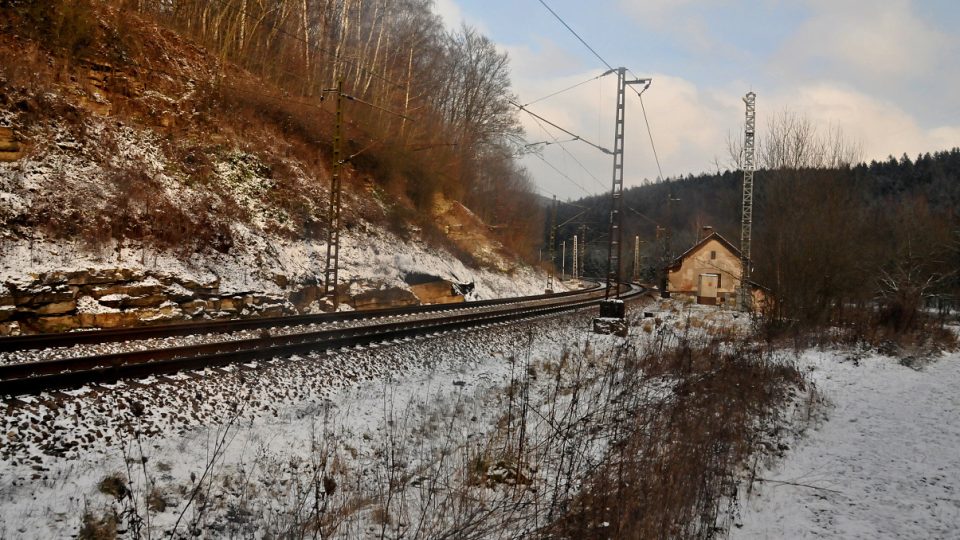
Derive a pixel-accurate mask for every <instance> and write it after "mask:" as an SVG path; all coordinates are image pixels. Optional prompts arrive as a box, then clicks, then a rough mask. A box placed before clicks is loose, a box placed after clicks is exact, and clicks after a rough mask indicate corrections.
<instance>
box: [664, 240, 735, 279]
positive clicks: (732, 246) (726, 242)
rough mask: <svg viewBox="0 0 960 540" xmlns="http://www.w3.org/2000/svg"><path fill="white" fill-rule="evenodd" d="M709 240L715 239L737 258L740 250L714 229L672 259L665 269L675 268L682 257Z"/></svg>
mask: <svg viewBox="0 0 960 540" xmlns="http://www.w3.org/2000/svg"><path fill="white" fill-rule="evenodd" d="M710 240H716V241H717V242H720V244H721V245H723V246H724V247H725V248H727V249H729V250H730V253H733V254H734V255H736V256H737V257H738V258H739V257H740V250H739V249H738V248H737V247H736V246H734V245H733V244H731V243H730V241H729V240H727V239H726V238H724V237H723V236H720V233H718V232H716V231H714V232H712V233H710V234H708V235H707V236H706V237H704V238H703V239H702V240H700V241H699V242H697V243H696V244H694V245H693V246H692V247H691V248H690V249H688V250H686V251H684V252H683V253H681V254H680V256H679V257H677V258H676V259H674V260H673V262H672V263H670V265H669V266H667V270H676V269H677V268H679V267H680V265H682V264H683V260H684V259H686V258H687V257H689V256H690V255H693V254H694V253H695V252H696V251H697V250H699V249H700V248H702V247H703V246H705V245H706V244H707V242H709V241H710Z"/></svg>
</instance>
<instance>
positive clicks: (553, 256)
mask: <svg viewBox="0 0 960 540" xmlns="http://www.w3.org/2000/svg"><path fill="white" fill-rule="evenodd" d="M556 245H557V196H556V195H554V196H553V213H552V214H551V217H550V245H549V246H548V248H549V249H550V270H549V273H548V274H547V292H548V293H550V292H553V279H554V274H555V273H556V268H557V248H556Z"/></svg>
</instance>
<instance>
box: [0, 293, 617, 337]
mask: <svg viewBox="0 0 960 540" xmlns="http://www.w3.org/2000/svg"><path fill="white" fill-rule="evenodd" d="M599 287H600V285H599V284H597V285H596V286H595V287H591V288H589V289H580V290H576V291H566V292H562V293H555V294H540V295H533V296H515V297H511V298H496V299H491V300H476V301H472V302H457V303H453V304H428V305H424V306H405V307H395V308H383V309H369V310H363V311H338V312H335V313H313V314H307V315H285V316H279V317H256V318H250V319H227V320H219V321H190V322H177V323H170V324H158V325H153V326H137V327H129V328H113V329H108V330H90V331H82V332H64V333H54V334H31V335H25V336H8V337H0V352H15V351H22V350H31V349H47V348H52V347H71V346H73V345H86V344H92V343H114V342H119V341H129V340H140V339H150V338H157V337H175V336H187V335H194V334H210V333H225V332H236V331H239V330H256V329H263V328H278V327H285V326H299V325H306V324H322V323H332V322H344V321H353V320H358V319H367V318H377V317H398V316H404V315H415V314H420V313H433V312H441V311H453V310H458V309H472V308H477V307H486V306H496V305H504V304H511V303H519V302H527V301H534V300H542V299H548V298H563V297H566V296H572V295H576V294H583V293H584V292H587V291H592V290H596V289H597V288H599Z"/></svg>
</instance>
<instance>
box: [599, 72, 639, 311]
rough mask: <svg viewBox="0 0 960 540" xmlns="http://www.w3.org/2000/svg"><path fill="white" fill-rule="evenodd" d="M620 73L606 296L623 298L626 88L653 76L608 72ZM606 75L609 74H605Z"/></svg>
mask: <svg viewBox="0 0 960 540" xmlns="http://www.w3.org/2000/svg"><path fill="white" fill-rule="evenodd" d="M611 72H612V73H616V74H617V118H616V125H615V126H614V134H613V152H612V154H613V189H611V191H610V195H611V201H610V202H611V205H610V241H609V243H608V244H607V290H606V293H605V294H604V298H609V297H610V294H611V292H613V293H615V296H616V297H617V298H619V297H620V277H621V274H622V264H621V257H622V255H623V243H622V232H623V231H622V228H623V215H622V214H623V209H622V207H623V131H624V116H625V112H626V103H625V102H626V91H627V86H628V85H635V84H645V85H648V86H649V84H650V79H636V80H627V68H623V67H621V68H617V69H613V70H610V71H608V72H607V73H611ZM604 75H606V73H605V74H604Z"/></svg>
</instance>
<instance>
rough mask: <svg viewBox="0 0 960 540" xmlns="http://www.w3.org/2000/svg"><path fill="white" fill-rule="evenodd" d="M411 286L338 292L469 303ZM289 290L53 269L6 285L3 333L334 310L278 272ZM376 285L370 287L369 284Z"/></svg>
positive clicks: (362, 299) (439, 286)
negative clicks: (223, 288) (225, 287)
mask: <svg viewBox="0 0 960 540" xmlns="http://www.w3.org/2000/svg"><path fill="white" fill-rule="evenodd" d="M418 281H420V283H416V284H411V285H410V289H400V288H397V287H376V286H368V287H365V289H366V290H364V291H363V292H357V293H356V294H353V295H351V294H350V290H349V289H348V288H347V287H343V288H342V289H339V290H338V294H339V296H340V302H341V304H344V305H349V306H350V307H352V308H353V309H375V308H382V307H394V306H407V305H416V304H421V303H448V302H462V301H463V295H462V294H460V291H459V290H458V289H457V287H456V286H454V285H453V284H452V283H450V282H448V281H443V280H439V279H437V280H434V281H427V282H425V283H424V282H423V281H424V280H422V279H420V280H418ZM274 282H275V283H276V284H277V285H278V286H280V287H281V289H282V290H283V291H285V292H284V293H283V294H273V293H264V292H262V291H245V292H236V291H232V292H227V291H221V289H220V280H219V279H218V278H216V277H211V278H210V279H208V280H205V281H202V282H198V281H196V280H193V279H190V278H184V277H179V276H175V275H170V274H166V273H162V272H151V271H143V270H132V269H125V268H112V269H96V270H94V269H90V270H78V271H70V272H47V273H43V274H37V275H32V276H30V279H29V280H21V281H18V282H7V283H6V284H3V285H0V335H16V334H23V333H42V332H66V331H71V330H78V329H93V328H117V327H125V326H137V325H145V324H156V323H162V322H166V321H176V320H191V319H216V318H237V317H272V316H279V315H292V314H296V313H308V312H317V311H323V310H325V309H329V308H330V306H329V304H325V303H323V302H322V299H321V298H320V296H322V288H321V287H320V286H318V285H316V284H294V283H290V282H289V281H288V279H287V278H286V277H285V276H282V275H276V276H274ZM368 285H370V284H368Z"/></svg>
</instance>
